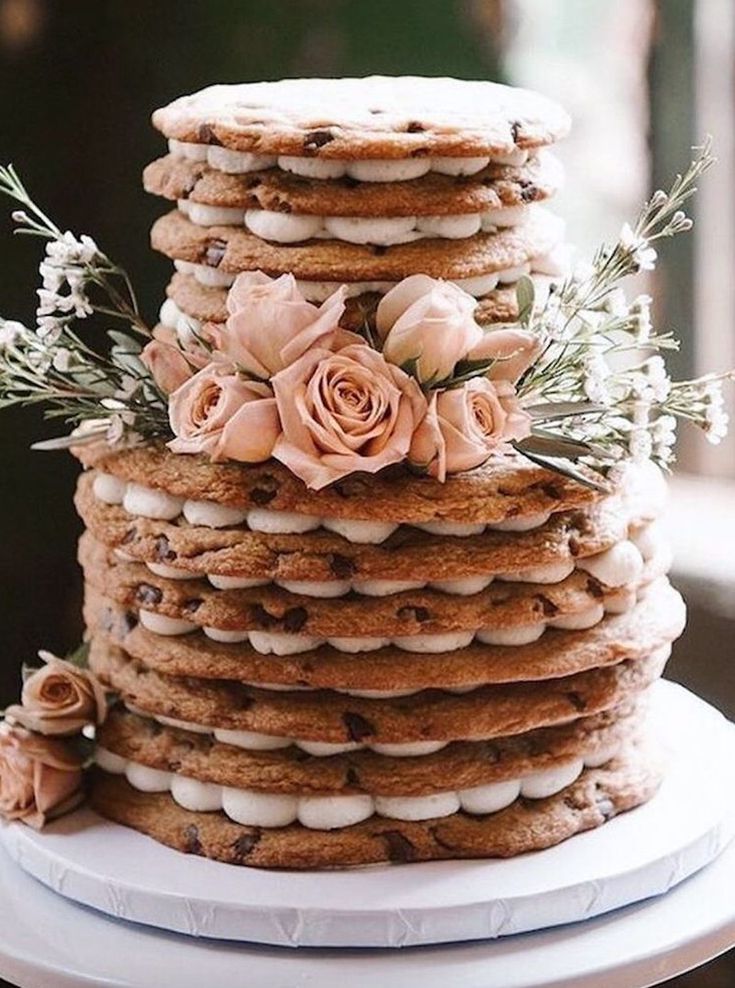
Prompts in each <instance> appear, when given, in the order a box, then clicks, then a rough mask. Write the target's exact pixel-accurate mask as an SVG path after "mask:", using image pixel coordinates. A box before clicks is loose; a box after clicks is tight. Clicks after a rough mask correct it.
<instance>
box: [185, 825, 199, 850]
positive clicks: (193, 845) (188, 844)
mask: <svg viewBox="0 0 735 988" xmlns="http://www.w3.org/2000/svg"><path fill="white" fill-rule="evenodd" d="M184 851H185V853H186V854H201V853H202V842H201V841H200V840H199V828H198V827H197V826H195V825H194V824H193V823H190V824H189V826H188V827H187V828H186V830H185V831H184Z"/></svg>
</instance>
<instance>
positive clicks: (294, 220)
mask: <svg viewBox="0 0 735 988" xmlns="http://www.w3.org/2000/svg"><path fill="white" fill-rule="evenodd" d="M177 205H178V208H179V212H181V213H183V214H184V215H185V216H187V217H188V218H189V219H190V220H191V222H192V223H195V224H196V225H197V226H240V225H242V224H244V225H245V226H246V227H247V228H248V230H250V232H251V233H254V234H255V235H256V236H257V237H260V238H261V239H262V240H269V241H273V242H275V243H279V244H295V243H301V242H303V241H305V240H314V239H319V240H338V241H342V242H345V243H350V244H373V245H375V246H380V247H392V246H395V245H396V244H407V243H411V242H412V241H414V240H424V239H427V238H437V237H438V238H440V239H445V240H462V239H464V238H466V237H472V236H474V235H475V234H476V233H479V232H480V231H481V230H482V231H484V232H486V233H490V232H494V231H495V230H500V229H504V228H507V227H513V226H517V225H518V224H520V223H523V222H525V221H526V220H527V219H528V216H529V214H530V206H527V205H518V206H506V207H503V208H499V209H493V210H489V211H488V212H486V213H461V214H456V215H455V214H451V215H447V216H394V217H382V216H381V217H365V216H318V215H311V214H306V213H280V212H277V211H274V210H269V209H247V210H246V209H237V208H230V207H223V206H210V205H206V204H205V203H199V202H193V201H192V200H191V199H179V200H178V203H177Z"/></svg>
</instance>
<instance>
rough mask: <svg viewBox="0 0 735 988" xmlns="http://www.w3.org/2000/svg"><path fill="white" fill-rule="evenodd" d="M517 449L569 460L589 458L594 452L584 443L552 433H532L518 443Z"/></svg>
mask: <svg viewBox="0 0 735 988" xmlns="http://www.w3.org/2000/svg"><path fill="white" fill-rule="evenodd" d="M517 448H518V449H519V450H520V451H521V452H522V453H526V452H528V451H529V450H530V451H531V452H532V453H538V454H539V455H540V456H552V457H563V458H565V459H569V460H576V459H579V457H580V456H590V455H592V454H593V452H594V450H593V449H592V447H591V446H589V445H588V444H587V443H585V442H578V441H577V440H576V439H568V438H567V437H566V436H556V435H554V434H553V433H549V432H547V433H544V432H539V433H533V434H532V435H530V436H529V437H528V438H527V439H524V440H522V442H519V443H518V446H517Z"/></svg>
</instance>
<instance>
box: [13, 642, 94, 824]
mask: <svg viewBox="0 0 735 988" xmlns="http://www.w3.org/2000/svg"><path fill="white" fill-rule="evenodd" d="M39 655H40V657H41V659H42V660H43V661H44V663H45V665H43V666H42V667H41V668H40V669H35V670H33V671H32V672H30V673H27V674H26V679H25V682H24V684H23V691H22V694H21V701H20V703H18V704H13V705H12V706H10V707H8V708H7V710H6V711H5V720H4V722H3V723H2V725H0V816H2V817H4V818H5V819H6V820H22V821H24V822H25V823H27V824H29V825H30V826H31V827H34V828H36V829H37V830H40V829H41V827H43V825H44V824H45V823H46V821H47V820H49V819H51V818H52V817H56V816H61V815H62V814H63V813H68V812H69V811H70V810H73V809H75V808H76V807H77V806H78V805H79V804H80V803H81V802H82V800H83V798H84V791H83V778H84V766H85V757H84V754H83V751H82V745H81V744H80V741H81V739H82V733H81V732H82V731H83V729H84V728H85V727H88V726H92V725H97V724H101V723H102V721H103V720H104V719H105V716H106V714H107V700H106V697H105V691H104V690H103V688H102V686H100V684H99V683H98V682H97V680H96V679H95V678H94V676H92V675H91V673H89V672H87V671H86V670H85V669H80V668H78V667H77V666H75V665H74V664H73V663H71V662H67V661H65V660H64V659H59V658H57V657H56V656H55V655H51V654H50V653H49V652H39Z"/></svg>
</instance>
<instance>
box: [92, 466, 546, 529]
mask: <svg viewBox="0 0 735 988" xmlns="http://www.w3.org/2000/svg"><path fill="white" fill-rule="evenodd" d="M100 476H103V477H109V476H111V475H109V474H100V473H99V472H97V474H96V475H95V481H94V486H93V491H94V494H95V496H97V497H99V499H100V500H103V501H104V500H105V498H104V497H101V496H100V495H98V494H97V478H98V477H100ZM106 483H107V481H100V484H106ZM121 483H122V482H121V481H118V480H117V479H116V478H114V477H113V478H112V483H111V486H110V490H112V489H113V487H114V490H115V496H116V497H119V496H120V493H121V492H122V505H123V507H124V509H125V510H126V511H127V512H128V514H132V515H141V516H142V517H144V518H161V519H166V520H169V521H170V520H172V519H173V518H176V517H178V516H179V515H180V514H182V513H183V514H184V516H185V517H186V519H187V521H189V523H190V524H192V525H201V526H204V527H207V528H225V527H229V526H231V525H246V526H247V527H248V528H249V529H250V530H251V531H253V532H265V533H266V534H269V535H299V534H302V533H303V532H311V531H313V530H314V529H317V528H320V527H321V528H326V529H327V530H328V531H330V532H335V533H336V534H337V535H341V536H342V537H343V538H345V539H346V540H347V541H348V542H355V543H361V544H373V545H378V544H380V543H381V542H385V540H386V539H387V538H389V537H390V536H391V535H392V534H393V532H395V531H396V530H397V529H398V528H399V527H400V526H399V523H398V522H392V521H387V522H386V521H360V520H358V519H349V518H330V517H320V516H318V515H305V514H300V513H298V512H294V511H274V510H272V509H270V508H247V509H245V508H243V509H240V508H234V507H232V506H230V505H224V504H219V503H217V502H215V501H191V500H188V501H187V500H185V499H184V498H179V497H173V496H172V495H170V494H166V493H165V492H164V491H159V490H155V489H154V488H151V487H143V486H142V485H140V484H133V483H130V484H128V485H127V488H126V489H125V490H124V491H123V490H122V487H119V486H118V485H120V484H121ZM106 489H107V488H105V490H106ZM106 503H108V504H109V503H120V502H119V501H116V502H111V501H106ZM174 512H175V513H174ZM193 518H195V519H196V520H195V521H193V520H192V519H193ZM549 518H550V514H549V513H545V514H536V515H526V516H525V517H524V518H509V519H507V520H505V521H500V522H494V523H492V524H487V525H486V524H483V523H482V522H480V523H477V524H467V523H463V522H454V521H430V522H429V521H427V522H416V523H411V524H412V527H413V528H419V529H421V530H422V531H424V532H429V533H430V534H434V535H444V536H458V537H461V538H463V537H467V536H470V535H479V534H481V533H482V532H484V531H486V530H487V531H499V532H506V531H507V532H510V531H514V532H525V531H529V530H530V529H532V528H538V527H540V526H541V525H545V524H546V522H547V521H548V520H549ZM407 524H408V523H407Z"/></svg>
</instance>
